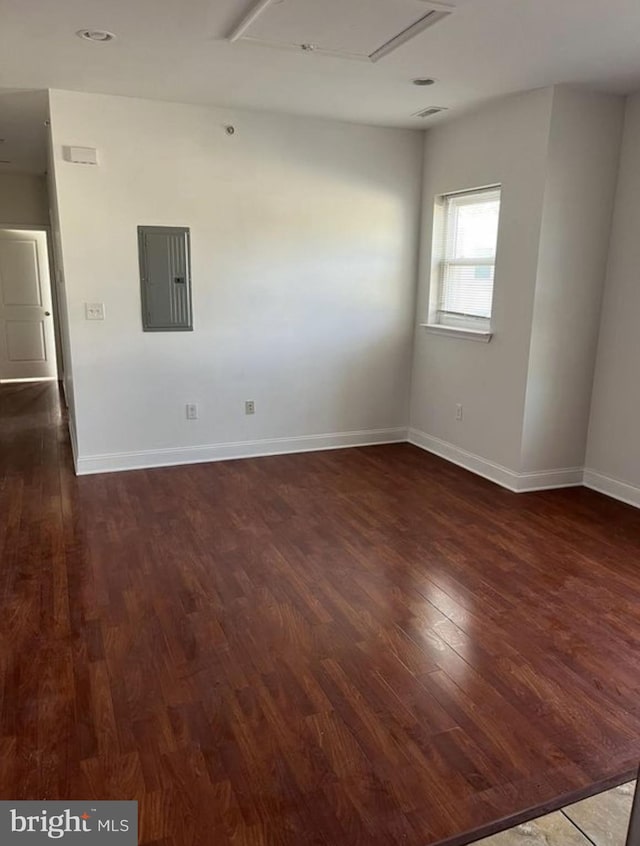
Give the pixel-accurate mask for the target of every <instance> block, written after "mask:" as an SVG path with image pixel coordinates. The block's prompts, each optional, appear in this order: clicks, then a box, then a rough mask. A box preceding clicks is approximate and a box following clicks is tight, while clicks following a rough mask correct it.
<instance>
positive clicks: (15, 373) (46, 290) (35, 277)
mask: <svg viewBox="0 0 640 846" xmlns="http://www.w3.org/2000/svg"><path fill="white" fill-rule="evenodd" d="M56 377H57V366H56V344H55V334H54V328H53V309H52V307H51V282H50V279H49V257H48V253H47V236H46V233H45V232H37V231H27V230H20V229H0V379H50V378H56Z"/></svg>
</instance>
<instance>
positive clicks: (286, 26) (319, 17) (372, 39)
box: [229, 0, 454, 62]
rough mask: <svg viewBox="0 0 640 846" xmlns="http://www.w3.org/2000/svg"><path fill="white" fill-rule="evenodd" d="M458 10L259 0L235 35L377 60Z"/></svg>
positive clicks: (393, 1) (422, 3)
mask: <svg viewBox="0 0 640 846" xmlns="http://www.w3.org/2000/svg"><path fill="white" fill-rule="evenodd" d="M453 10H454V3H453V2H449V3H448V2H439V0H434V2H432V0H321V2H319V0H257V2H256V3H254V4H253V5H252V6H251V7H250V9H249V11H248V13H247V15H246V16H245V18H244V19H243V20H242V21H241V22H240V23H239V24H238V26H236V27H235V29H234V30H233V32H232V33H231V34H230V36H229V38H230V40H231V41H236V40H238V39H243V40H247V41H254V42H257V43H259V44H265V45H270V46H273V47H290V48H299V49H303V50H310V51H317V52H319V53H329V54H332V55H335V56H342V57H344V58H350V59H359V60H363V61H372V62H376V61H378V59H381V58H383V56H386V55H387V54H388V53H390V52H391V51H392V50H395V49H396V48H397V47H399V46H400V45H401V44H404V43H406V42H407V41H409V40H410V39H411V38H413V37H414V36H416V35H418V33H420V32H422V31H423V30H424V29H426V28H427V27H429V26H432V25H433V24H435V23H437V22H438V21H440V20H442V19H443V18H445V17H447V15H449V14H451V12H452V11H453Z"/></svg>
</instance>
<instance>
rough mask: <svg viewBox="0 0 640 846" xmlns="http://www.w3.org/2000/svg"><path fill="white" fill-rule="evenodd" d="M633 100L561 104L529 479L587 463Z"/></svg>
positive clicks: (536, 341) (535, 328)
mask: <svg viewBox="0 0 640 846" xmlns="http://www.w3.org/2000/svg"><path fill="white" fill-rule="evenodd" d="M623 117H624V98H622V97H615V96H610V95H605V94H597V93H591V92H586V91H582V90H579V89H574V88H570V87H567V86H557V87H556V89H555V92H554V98H553V110H552V115H551V129H550V135H549V149H548V154H547V173H546V181H545V194H544V206H543V217H542V228H541V233H540V250H539V255H538V274H537V280H536V291H535V305H534V312H533V325H532V332H531V346H530V352H529V372H528V376H527V394H526V404H525V412H524V426H523V436H522V461H521V469H522V470H524V471H525V472H532V471H541V470H542V471H546V470H549V469H551V468H553V469H558V468H581V467H583V465H584V458H585V450H586V443H587V429H588V421H589V407H590V403H591V390H592V385H593V371H594V365H595V356H596V348H597V342H598V327H599V320H600V308H601V301H602V291H603V286H604V279H605V276H606V268H607V255H608V249H609V235H610V231H611V216H612V211H613V203H614V197H615V187H616V179H617V173H618V161H619V152H620V140H621V134H622V122H623Z"/></svg>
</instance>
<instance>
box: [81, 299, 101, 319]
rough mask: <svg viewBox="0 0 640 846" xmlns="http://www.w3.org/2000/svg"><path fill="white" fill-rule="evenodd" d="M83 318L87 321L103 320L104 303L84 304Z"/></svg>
mask: <svg viewBox="0 0 640 846" xmlns="http://www.w3.org/2000/svg"><path fill="white" fill-rule="evenodd" d="M84 316H85V318H86V319H87V320H104V303H85V304H84Z"/></svg>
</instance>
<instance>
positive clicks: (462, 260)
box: [436, 187, 501, 329]
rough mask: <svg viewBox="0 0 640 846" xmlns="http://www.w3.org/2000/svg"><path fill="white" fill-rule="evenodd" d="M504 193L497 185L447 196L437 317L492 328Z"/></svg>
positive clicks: (456, 323)
mask: <svg viewBox="0 0 640 846" xmlns="http://www.w3.org/2000/svg"><path fill="white" fill-rule="evenodd" d="M500 196H501V192H500V188H499V187H493V188H486V189H482V190H478V191H468V192H465V193H461V194H449V195H446V196H445V197H444V198H443V199H444V204H443V205H444V208H443V214H444V243H443V246H442V259H441V262H440V285H439V292H438V299H437V305H436V308H437V321H438V323H442V324H445V325H449V326H470V327H473V328H478V329H485V328H486V329H488V328H489V323H490V319H491V307H492V302H493V280H494V271H495V262H496V245H497V241H498V220H499V216H500Z"/></svg>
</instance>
